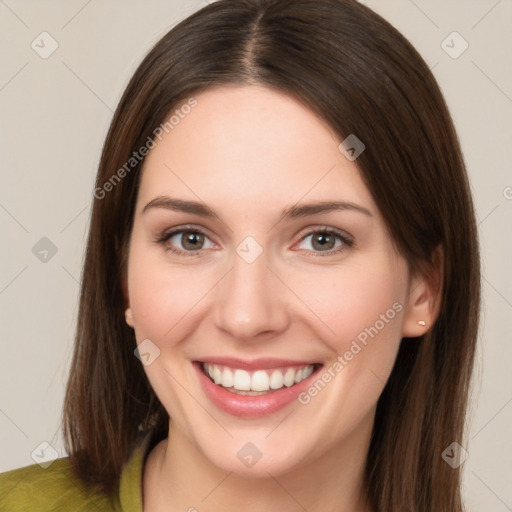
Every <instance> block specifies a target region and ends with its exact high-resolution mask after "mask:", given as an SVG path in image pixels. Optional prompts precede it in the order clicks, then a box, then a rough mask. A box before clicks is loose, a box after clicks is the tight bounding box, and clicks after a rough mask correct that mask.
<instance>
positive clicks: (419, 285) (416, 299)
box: [402, 245, 444, 338]
mask: <svg viewBox="0 0 512 512" xmlns="http://www.w3.org/2000/svg"><path fill="white" fill-rule="evenodd" d="M443 268H444V251H443V248H442V246H441V245H438V246H437V247H436V249H435V250H434V252H433V254H432V264H431V265H430V266H429V267H428V268H427V269H425V270H424V271H422V272H421V274H418V275H415V276H413V277H412V278H411V279H410V281H409V297H408V299H407V303H406V310H405V315H404V324H403V329H402V336H403V337H405V338H415V337H418V336H422V335H423V334H425V333H426V332H427V331H428V330H429V329H431V327H432V326H433V325H434V323H435V321H436V319H437V316H438V315H439V311H440V307H441V299H442V293H443V281H444V272H443Z"/></svg>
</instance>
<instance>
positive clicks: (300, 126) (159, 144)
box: [139, 85, 375, 208]
mask: <svg viewBox="0 0 512 512" xmlns="http://www.w3.org/2000/svg"><path fill="white" fill-rule="evenodd" d="M194 99H195V107H194V108H192V109H189V108H187V109H183V110H182V111H181V110H180V105H177V106H176V107H175V108H174V109H173V112H176V110H178V113H179V114H180V115H178V116H175V117H174V118H173V120H174V123H173V128H172V129H170V130H168V132H167V133H163V134H162V137H161V140H159V139H155V142H156V146H155V147H154V148H153V149H151V151H150V152H149V154H148V156H147V157H146V159H145V162H144V166H143V175H142V180H141V185H140V190H139V196H140V197H141V198H142V200H146V199H148V200H149V199H151V198H152V196H154V195H157V194H165V193H168V194H169V195H173V196H176V195H180V196H183V197H185V198H188V199H196V200H197V199H198V198H201V199H204V200H205V201H206V200H208V201H210V200H211V201H212V202H214V203H216V204H217V205H222V204H225V205H228V204H229V203H230V202H233V201H239V202H242V203H243V204H244V205H245V206H246V207H247V208H249V207H251V206H254V207H257V206H258V205H260V206H264V205H266V206H267V207H268V206H270V205H271V204H281V203H286V204H288V203H294V202H297V201H299V200H300V199H301V198H302V197H305V196H307V199H309V200H316V199H322V200H325V199H332V200H336V199H345V200H351V201H359V202H360V203H365V206H367V207H373V208H374V207H375V206H374V203H373V201H372V198H371V196H370V194H369V191H368V190H367V188H366V186H365V185H364V183H363V180H362V178H361V175H360V171H359V169H358V167H357V165H356V163H355V162H353V161H350V160H348V159H347V158H346V157H345V156H344V155H343V154H342V153H341V152H340V151H339V149H338V146H339V144H340V142H341V140H340V138H339V137H338V136H337V134H336V133H334V131H333V130H332V129H331V128H330V126H328V125H327V123H326V122H325V121H323V120H322V119H321V118H319V117H318V116H317V115H316V114H315V113H314V112H313V111H311V110H310V109H308V108H307V107H306V106H304V105H303V104H301V103H300V102H298V101H297V100H296V99H294V98H293V97H291V96H289V95H287V94H285V93H283V92H281V91H276V90H274V89H269V88H266V87H262V86H231V85H230V86H220V87H214V88H210V89H207V90H205V91H202V92H201V93H198V94H196V95H194ZM185 112H186V113H185ZM171 114H172V113H171ZM168 118H169V116H167V119H168ZM194 196H195V197H194Z"/></svg>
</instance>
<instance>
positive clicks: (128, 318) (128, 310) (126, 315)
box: [124, 308, 134, 327]
mask: <svg viewBox="0 0 512 512" xmlns="http://www.w3.org/2000/svg"><path fill="white" fill-rule="evenodd" d="M124 318H125V320H126V323H127V324H128V325H129V326H130V327H133V326H134V325H133V313H132V308H126V310H125V312H124Z"/></svg>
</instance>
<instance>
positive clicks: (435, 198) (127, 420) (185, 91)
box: [63, 0, 480, 512]
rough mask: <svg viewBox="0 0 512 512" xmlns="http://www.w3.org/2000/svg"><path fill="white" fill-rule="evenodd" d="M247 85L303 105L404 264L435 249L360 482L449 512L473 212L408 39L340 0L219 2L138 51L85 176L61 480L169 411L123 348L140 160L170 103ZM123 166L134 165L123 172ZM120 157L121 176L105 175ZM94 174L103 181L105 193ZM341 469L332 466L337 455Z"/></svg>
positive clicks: (454, 510) (429, 83)
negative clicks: (342, 147) (328, 136)
mask: <svg viewBox="0 0 512 512" xmlns="http://www.w3.org/2000/svg"><path fill="white" fill-rule="evenodd" d="M222 84H259V85H264V86H267V87H271V88H275V89H277V90H280V91H284V92H286V93H288V94H290V95H292V96H293V97H295V98H296V99H298V100H299V101H301V102H302V103H303V104H305V105H307V106H308V107H310V108H311V109H312V110H313V111H314V112H315V113H316V114H317V115H318V116H319V117H321V118H323V119H324V120H325V121H326V122H327V123H328V124H329V125H330V127H331V128H332V129H333V130H334V131H335V132H336V133H337V134H338V135H339V137H340V140H343V139H344V138H345V137H346V136H348V135H349V134H355V135H356V136H357V137H358V138H359V139H360V140H361V141H363V143H364V144H365V145H366V149H365V151H364V152H363V153H362V154H361V155H360V156H359V158H358V159H357V164H358V166H359V168H360V171H361V174H362V177H363V179H364V181H365V183H366V185H367V187H368V189H369V190H370V192H371V193H372V195H373V198H374V200H375V202H376V204H377V205H378V207H379V209H380V212H381V213H382V215H383V217H384V219H385V221H386V223H387V227H388V229H389V232H390V234H391V236H392V239H393V240H394V242H395V243H396V246H397V247H398V249H399V251H400V252H401V254H402V255H403V256H404V257H405V258H406V260H407V261H408V263H409V267H410V269H411V270H412V271H413V272H416V271H418V272H427V271H428V268H429V265H430V268H431V269H435V261H434V259H433V254H434V249H435V248H436V247H437V246H441V247H442V248H443V251H444V260H443V263H442V275H443V276H444V280H443V283H442V297H441V301H440V304H441V305H440V313H439V316H438V318H437V321H436V322H435V324H434V325H433V326H432V328H431V329H430V330H429V331H428V332H427V334H425V335H424V336H422V337H420V338H415V339H403V340H402V342H401V346H400V350H399V353H398V357H397V360H396V363H395V365H394V368H393V371H392V374H391V376H390V378H389V380H388V382H387V384H386V386H385V388H384V391H383V393H382V395H381V397H380V399H379V402H378V405H377V413H376V417H375V426H374V430H373V434H372V438H371V444H370V449H369V453H368V457H367V472H366V479H365V485H366V490H367V494H368V496H369V498H370V502H371V504H372V506H373V508H374V510H375V511H376V512H381V511H382V512H384V511H385V512H389V511H394V512H399V511H407V512H413V511H421V512H434V511H436V512H439V511H450V512H460V511H461V510H463V505H462V498H461V492H460V468H452V467H450V466H449V465H448V464H447V463H446V462H445V461H444V460H443V458H442V456H441V455H442V452H443V450H445V448H446V447H447V446H448V445H450V444H451V443H452V442H454V441H456V442H459V443H460V444H464V421H465V414H466V406H467V401H468V389H469V384H470V378H471V375H472V369H473V360H474V354H475V344H476V339H477V330H478V318H479V309H480V261H479V248H478V242H477V233H476V223H475V215H474V210H473V203H472V198H471V193H470V187H469V184H468V178H467V174H466V170H465V165H464V161H463V157H462V154H461V150H460V146H459V142H458V139H457V135H456V133H455V130H454V126H453V123H452V120H451V117H450V114H449V112H448V109H447V107H446V104H445V101H444V99H443V96H442V94H441V92H440V90H439V87H438V85H437V83H436V81H435V79H434V77H433V76H432V73H431V72H430V70H429V68H428V66H427V65H426V63H425V62H424V60H423V59H422V58H421V57H420V55H419V54H418V53H417V51H416V50H415V49H414V48H413V47H412V46H411V44H410V43H409V42H408V41H407V40H406V39H405V38H404V37H403V36H402V35H401V34H400V33H399V32H398V31H397V30H396V29H394V28H393V27H392V26H391V25H390V24H389V23H388V22H386V21H385V20H384V19H383V18H381V17H380V16H379V15H377V14H376V13H374V12H373V11H372V10H370V9H369V8H367V7H365V6H364V5H361V4H359V3H358V2H357V1H355V0H220V1H218V2H215V3H213V4H211V5H209V6H206V7H205V8H203V9H201V10H200V11H198V12H196V13H194V14H192V15H191V16H190V17H188V18H187V19H185V20H184V21H182V22H181V23H179V24H178V25H177V26H176V27H174V28H173V29H172V30H171V31H170V32H169V33H167V34H166V35H165V36H164V37H163V38H162V39H161V40H160V41H159V42H158V43H157V44H156V45H155V47H154V48H153V49H152V50H151V51H150V52H149V54H148V55H147V56H146V57H145V59H144V60H143V62H142V63H141V64H140V66H139V68H138V69H137V71H136V72H135V74H134V76H133V77H132V79H131V81H130V83H129V84H128V86H127V88H126V91H125V92H124V95H123V97H122V99H121V101H120V104H119V106H118V108H117V110H116V112H115V115H114V118H113V120H112V123H111V126H110V130H109V133H108V135H107V139H106V142H105V145H104V148H103V153H102V157H101V162H100V165H99V170H98V174H97V180H96V192H95V199H94V204H93V208H92V217H91V221H90V229H89V236H88V242H87V249H86V255H85V261H84V267H83V273H82V283H81V295H80V306H79V314H78V326H77V333H76V340H75V349H74V355H73V361H72V364H71V370H70V377H69V382H68V386H67V391H66V396H65V402H64V407H63V432H64V439H65V445H66V449H67V451H68V453H69V456H70V460H71V462H72V464H73V467H74V470H75V471H76V474H77V475H78V476H79V477H80V478H81V479H82V480H83V481H84V482H85V483H86V484H87V485H90V486H96V487H97V488H99V489H101V490H102V491H104V492H106V493H110V492H112V491H113V490H114V489H115V487H116V485H117V484H118V480H119V475H120V471H121V468H122V465H123V464H124V463H125V462H126V460H127V459H128V457H129V456H130V454H131V453H132V451H133V449H134V447H135V443H136V441H137V436H138V435H139V434H140V433H144V432H147V431H149V430H150V429H153V430H154V432H155V435H156V437H157V438H158V439H163V438H165V437H166V435H167V431H168V421H169V417H168V414H167V412H166V410H165V409H164V408H163V406H162V404H161V403H160V402H159V400H158V398H157V397H156V395H155V393H154V391H153V390H152V388H151V386H150V385H149V382H148V380H147V378H146V375H145V373H144V371H143V367H142V365H141V364H140V362H139V360H138V359H137V358H136V357H135V356H134V349H135V347H136V341H135V337H134V332H133V330H132V329H131V328H129V327H128V326H127V325H126V323H125V319H124V309H125V298H124V294H123V276H124V275H125V271H126V256H127V250H128V241H129V237H130V233H131V228H132V223H133V216H134V206H135V202H136V199H137V190H138V183H139V181H140V170H141V165H142V161H141V162H135V164H134V162H133V161H132V163H131V164H130V167H127V166H126V163H127V162H129V161H130V158H131V157H132V156H133V153H134V152H136V151H137V150H138V149H139V148H140V147H142V146H144V145H145V144H147V141H150V140H152V139H154V138H155V129H156V128H157V127H158V126H159V125H160V124H161V123H162V122H164V120H165V119H166V116H167V115H168V114H169V112H170V111H171V110H172V109H174V108H176V107H177V106H179V105H180V104H181V103H183V102H186V101H187V100H188V99H190V98H191V97H192V95H193V94H195V93H198V92H199V91H201V90H204V89H205V88H208V87H211V86H214V85H222ZM132 164H133V165H132ZM123 166H124V169H125V172H124V173H118V174H117V177H119V176H120V175H121V174H122V179H117V178H116V179H115V180H114V179H113V175H114V174H116V172H117V171H118V169H122V168H123ZM107 182H109V183H110V185H109V186H106V184H107ZM340 463H341V461H340Z"/></svg>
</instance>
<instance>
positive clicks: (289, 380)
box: [283, 368, 295, 388]
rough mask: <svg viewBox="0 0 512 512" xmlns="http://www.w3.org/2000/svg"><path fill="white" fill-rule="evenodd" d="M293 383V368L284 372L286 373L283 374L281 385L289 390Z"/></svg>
mask: <svg viewBox="0 0 512 512" xmlns="http://www.w3.org/2000/svg"><path fill="white" fill-rule="evenodd" d="M294 383H295V370H294V369H293V368H288V370H286V373H285V374H284V377H283V384H284V385H285V386H286V387H287V388H289V387H290V386H293V384H294Z"/></svg>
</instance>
